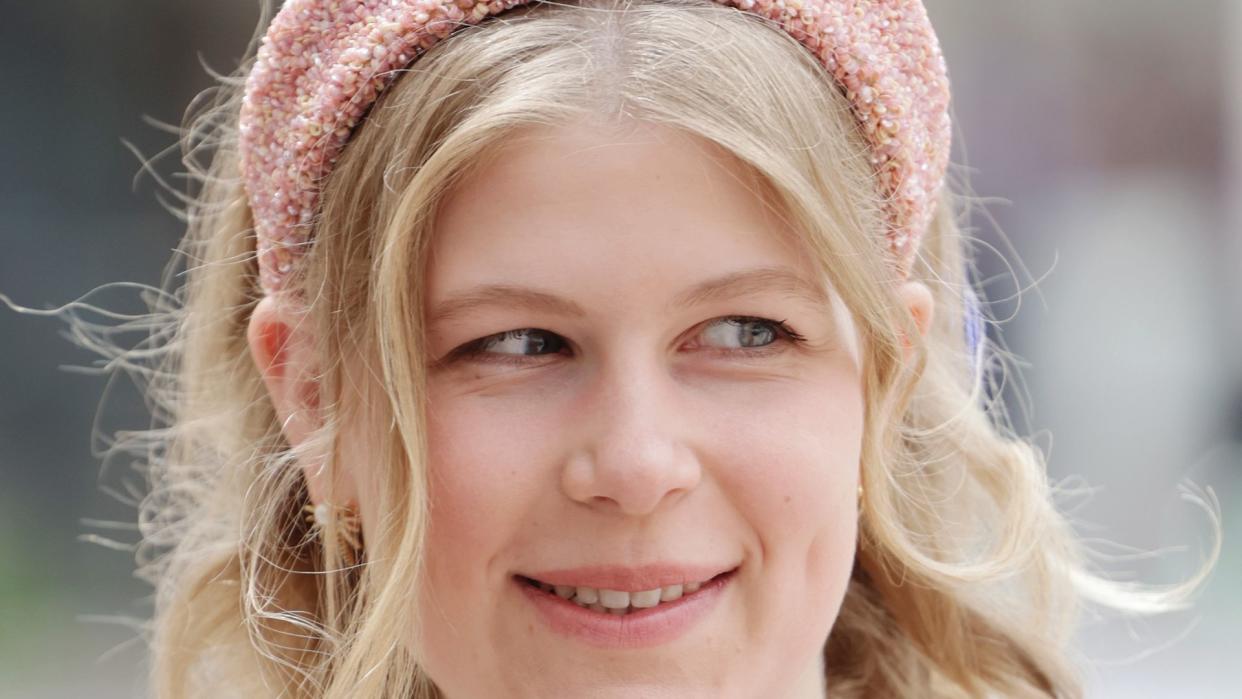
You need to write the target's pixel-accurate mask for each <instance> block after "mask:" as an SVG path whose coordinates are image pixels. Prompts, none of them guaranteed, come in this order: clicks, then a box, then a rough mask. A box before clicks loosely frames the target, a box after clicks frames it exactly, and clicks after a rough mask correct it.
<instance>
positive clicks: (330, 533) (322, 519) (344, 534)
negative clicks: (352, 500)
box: [302, 501, 362, 565]
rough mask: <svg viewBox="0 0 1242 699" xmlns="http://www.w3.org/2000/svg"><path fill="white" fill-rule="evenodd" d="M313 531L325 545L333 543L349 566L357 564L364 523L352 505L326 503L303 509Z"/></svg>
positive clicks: (311, 505) (310, 505) (307, 506)
mask: <svg viewBox="0 0 1242 699" xmlns="http://www.w3.org/2000/svg"><path fill="white" fill-rule="evenodd" d="M302 510H303V511H304V512H306V513H307V515H306V521H307V522H308V523H309V524H310V525H311V530H312V531H313V532H314V533H315V534H316V535H317V536H319V538H320V539H321V540H322V541H323V542H324V544H325V545H327V543H328V542H329V541H333V542H334V543H335V544H336V546H337V549H338V550H339V551H340V552H341V557H342V558H343V559H345V562H346V564H347V565H354V563H356V562H357V558H358V557H357V554H358V553H359V552H361V550H362V522H361V520H360V519H359V518H358V511H357V510H356V509H355V508H354V507H353V506H352V505H333V504H332V503H330V502H327V501H324V502H320V503H317V504H308V505H306V506H305V507H303V508H302Z"/></svg>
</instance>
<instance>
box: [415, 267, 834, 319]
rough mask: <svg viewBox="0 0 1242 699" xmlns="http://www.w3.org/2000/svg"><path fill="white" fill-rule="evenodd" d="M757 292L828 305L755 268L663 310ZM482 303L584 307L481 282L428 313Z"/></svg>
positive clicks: (549, 309) (812, 290)
mask: <svg viewBox="0 0 1242 699" xmlns="http://www.w3.org/2000/svg"><path fill="white" fill-rule="evenodd" d="M761 291H777V292H780V293H781V294H783V295H785V296H788V297H790V298H794V299H799V300H801V301H805V302H807V303H810V304H812V305H815V306H824V307H826V306H828V304H829V298H828V295H827V293H826V292H825V290H824V289H823V287H821V286H818V285H816V284H813V283H812V282H810V281H808V280H807V279H805V278H804V277H803V276H802V275H800V274H798V273H797V272H795V271H794V270H792V269H790V268H788V267H758V268H755V269H747V270H741V271H737V272H730V273H728V274H724V275H721V276H719V277H714V278H712V279H708V280H705V281H702V282H699V283H698V284H695V285H694V286H692V287H690V288H688V289H686V290H684V291H682V292H681V293H680V294H678V295H677V296H676V297H675V298H673V300H672V301H671V302H669V304H668V305H667V306H666V307H665V311H666V312H668V311H672V310H674V309H677V308H686V307H690V306H696V305H699V304H703V303H707V302H709V301H719V300H722V299H729V298H736V297H738V296H745V295H748V294H754V293H758V292H761ZM485 306H502V307H507V308H524V309H528V310H532V311H541V312H545V313H550V314H554V315H561V316H566V317H570V318H581V317H584V316H585V315H586V310H585V309H584V308H583V307H582V306H580V305H579V304H578V303H576V302H574V301H571V300H569V299H565V298H562V297H560V296H557V295H556V294H553V293H551V292H548V291H545V290H542V289H537V288H534V287H529V286H520V285H515V284H483V285H479V286H475V287H472V288H470V289H468V290H466V291H464V292H462V293H460V294H455V295H452V296H449V297H448V298H447V299H445V300H444V301H442V302H441V303H440V304H439V305H437V306H436V308H435V310H434V311H433V313H432V314H431V319H430V322H431V323H432V324H436V323H443V322H448V321H452V320H454V319H457V318H460V317H461V316H464V315H466V314H467V313H469V312H470V311H473V310H477V309H479V308H482V307H485Z"/></svg>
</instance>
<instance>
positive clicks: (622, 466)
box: [561, 361, 702, 516]
mask: <svg viewBox="0 0 1242 699" xmlns="http://www.w3.org/2000/svg"><path fill="white" fill-rule="evenodd" d="M639 364H643V366H638V365H639ZM586 390H587V391H588V392H589V393H588V394H587V395H585V396H584V397H583V399H582V401H583V402H582V405H583V406H584V408H583V411H582V413H581V414H580V415H579V419H575V420H573V421H572V423H571V424H570V425H567V428H568V429H570V430H572V431H573V433H574V435H575V437H576V439H574V440H573V441H572V442H571V443H572V444H574V445H575V448H574V449H573V450H572V451H571V453H570V454H569V456H568V461H567V463H566V464H565V468H564V470H563V472H562V476H561V485H562V488H563V489H564V491H565V493H566V494H567V495H568V496H569V497H570V498H572V499H573V500H575V501H578V502H581V503H584V504H587V505H591V506H592V507H597V508H603V509H608V510H613V511H617V512H620V513H624V514H626V515H630V516H644V515H648V514H651V513H653V512H655V511H656V510H658V509H660V508H661V507H667V506H668V505H669V504H671V503H672V502H675V501H676V500H679V499H681V498H682V497H683V496H684V495H686V494H687V493H689V492H690V491H691V490H693V489H694V488H695V486H697V485H698V483H699V481H700V479H701V478H702V467H701V464H700V463H699V461H698V457H697V455H696V453H695V450H694V449H693V448H692V446H691V445H690V444H689V443H688V442H687V441H686V437H687V430H686V426H687V423H688V421H689V420H690V419H692V417H693V416H692V415H686V414H681V412H682V411H680V410H679V405H680V403H679V401H678V400H677V396H676V391H677V384H676V382H675V381H674V379H673V377H672V376H670V375H669V373H668V371H667V369H666V368H660V367H658V366H657V363H656V362H653V361H648V362H646V363H640V362H629V363H626V364H625V366H613V367H611V368H610V369H609V370H608V371H606V372H605V371H602V370H601V373H600V374H599V375H598V376H597V377H596V380H595V381H594V382H592V384H591V385H590V386H589V387H588V388H587V389H586Z"/></svg>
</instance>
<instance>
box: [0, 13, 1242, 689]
mask: <svg viewBox="0 0 1242 699" xmlns="http://www.w3.org/2000/svg"><path fill="white" fill-rule="evenodd" d="M926 4H927V7H928V10H929V12H930V14H931V16H932V19H933V22H934V24H935V25H936V27H937V30H938V32H939V35H940V37H941V41H942V43H943V46H944V52H945V55H946V57H947V60H948V63H949V69H950V73H951V76H952V79H953V89H954V100H955V106H954V109H955V115H956V126H957V135H956V138H957V141H956V144H955V150H954V158H953V160H954V163H956V164H957V167H956V174H957V176H958V177H959V178H960V177H966V178H968V179H969V182H970V184H971V186H972V188H973V191H974V193H975V195H976V196H977V197H978V200H979V207H978V208H977V210H976V211H975V214H974V216H973V218H972V226H973V227H974V229H975V231H976V233H977V235H978V237H979V238H980V240H981V241H982V243H981V245H980V249H979V264H980V269H981V272H982V275H981V276H982V278H983V280H984V285H985V289H986V293H987V295H988V296H989V297H990V298H991V299H993V301H994V303H993V304H992V306H991V308H990V313H991V314H992V315H993V316H994V317H996V318H998V319H1001V321H1002V324H1001V325H1000V327H999V330H1000V333H1001V334H1002V335H1003V338H1004V341H1005V343H1006V344H1007V345H1008V347H1009V349H1010V350H1011V351H1012V352H1014V353H1015V354H1016V355H1018V356H1019V357H1020V358H1021V359H1022V361H1023V365H1022V377H1021V378H1022V379H1023V382H1022V383H1021V384H1018V383H1012V384H1011V385H1010V386H1009V387H1008V388H1007V391H1009V392H1010V395H1008V396H1007V399H1008V400H1009V401H1010V402H1011V403H1012V404H1013V405H1014V411H1015V420H1016V422H1017V427H1018V429H1019V431H1021V432H1024V433H1025V434H1028V435H1031V436H1032V437H1033V438H1035V439H1036V440H1037V441H1038V442H1039V443H1040V445H1041V447H1042V448H1043V449H1044V450H1045V451H1046V452H1047V453H1048V454H1049V457H1050V463H1051V465H1050V471H1051V476H1052V477H1053V478H1054V479H1064V478H1070V477H1073V478H1075V479H1077V480H1072V481H1070V483H1072V484H1077V485H1083V484H1086V485H1089V486H1090V487H1091V488H1092V489H1093V492H1092V495H1091V496H1090V497H1089V498H1077V499H1074V500H1072V501H1067V503H1066V508H1067V510H1072V513H1073V517H1074V521H1075V523H1076V525H1077V526H1078V527H1079V529H1080V531H1081V532H1082V533H1083V535H1084V536H1087V537H1090V538H1091V539H1092V541H1093V547H1094V548H1095V549H1096V550H1098V551H1100V552H1102V553H1105V554H1108V555H1110V556H1112V558H1111V559H1109V560H1104V561H1103V564H1104V565H1105V567H1106V569H1107V570H1109V571H1110V572H1112V573H1113V574H1114V575H1115V576H1117V577H1122V578H1125V579H1135V580H1144V581H1148V582H1156V583H1172V582H1176V581H1178V580H1180V579H1183V578H1184V577H1186V576H1187V575H1189V574H1190V573H1191V572H1192V571H1193V570H1194V569H1195V567H1196V566H1197V564H1198V562H1199V561H1200V560H1201V558H1202V557H1203V556H1204V555H1205V553H1206V552H1207V550H1208V548H1209V545H1210V543H1211V538H1210V531H1211V530H1210V526H1209V523H1208V519H1207V517H1206V516H1205V515H1204V514H1203V512H1202V511H1201V510H1199V509H1196V508H1195V507H1194V506H1193V505H1191V504H1189V503H1188V502H1187V501H1185V500H1183V499H1182V498H1181V497H1179V492H1178V485H1179V483H1182V482H1184V481H1185V480H1186V479H1190V480H1191V481H1193V482H1194V483H1196V484H1198V485H1201V486H1207V487H1210V488H1212V489H1213V491H1214V492H1215V494H1216V496H1217V497H1218V498H1219V501H1220V503H1221V507H1222V509H1223V512H1224V527H1225V538H1224V541H1225V551H1224V554H1223V556H1222V559H1221V561H1220V564H1219V567H1218V569H1217V571H1216V573H1215V574H1214V576H1213V578H1212V579H1211V582H1210V583H1209V585H1208V586H1207V587H1206V588H1205V590H1204V592H1203V594H1202V596H1201V597H1200V598H1199V602H1198V605H1197V606H1196V607H1195V608H1194V609H1192V610H1190V611H1188V612H1180V613H1176V614H1171V615H1167V616H1164V617H1159V618H1154V619H1147V620H1143V621H1137V622H1135V621H1129V622H1127V621H1125V620H1122V619H1118V618H1115V617H1102V618H1099V619H1089V620H1088V623H1087V624H1086V625H1085V626H1084V629H1083V632H1082V645H1083V648H1084V649H1085V650H1086V652H1087V653H1088V655H1089V656H1090V658H1091V659H1092V660H1093V661H1094V663H1095V665H1094V670H1093V675H1092V677H1093V679H1092V685H1091V688H1090V692H1089V696H1091V697H1110V698H1111V697H1117V698H1121V697H1125V698H1127V699H1133V698H1139V697H1236V696H1238V694H1237V692H1238V687H1240V686H1242V663H1240V662H1238V661H1239V660H1240V659H1242V655H1239V652H1238V645H1239V642H1242V637H1240V636H1239V631H1238V630H1239V629H1242V595H1240V593H1242V543H1240V542H1242V525H1240V524H1239V522H1242V352H1240V351H1239V348H1242V40H1240V39H1239V37H1240V36H1242V7H1240V6H1239V2H1237V1H1236V0H1235V1H1231V0H1193V2H1177V3H1173V2H1165V1H1163V0H1094V1H1091V2H1083V1H1082V0H1044V1H1043V2H1039V3H1029V2H990V1H988V2H985V1H983V0H927V2H926ZM0 17H3V18H4V19H3V21H0V85H2V86H3V88H2V90H0V95H3V97H0V158H2V162H3V167H0V293H4V294H7V295H9V296H10V297H11V298H12V299H13V300H14V301H15V302H16V303H19V304H22V305H25V306H31V307H35V308H49V307H52V306H58V305H60V304H64V303H66V302H68V301H71V300H73V299H75V298H77V297H79V296H81V295H83V294H86V293H87V292H89V291H90V290H92V289H94V288H95V287H97V286H99V285H102V284H105V283H109V282H116V281H137V282H144V283H155V282H157V281H158V274H159V272H160V270H161V268H162V266H163V264H164V263H165V261H166V260H167V258H168V256H169V254H170V251H171V249H172V248H173V246H174V245H175V244H176V242H177V240H178V237H179V235H180V232H181V227H180V224H179V223H178V221H177V220H176V219H175V218H173V217H172V216H171V215H169V214H168V213H167V212H165V211H164V210H163V209H162V208H161V206H160V204H159V203H158V201H157V198H156V197H157V194H158V192H159V190H158V188H157V187H156V186H155V184H154V182H153V180H152V178H151V177H148V176H142V177H137V178H136V175H138V173H139V170H140V168H139V159H138V158H137V157H136V156H135V154H134V153H133V152H132V151H131V150H130V149H129V148H127V147H126V145H125V143H124V142H129V143H132V144H133V145H134V147H135V148H136V149H137V150H138V151H139V152H141V153H142V154H144V155H145V156H147V157H150V156H153V155H155V154H157V153H158V152H159V151H161V150H162V149H164V148H166V147H168V146H170V145H172V144H173V137H172V136H171V135H169V134H167V133H165V132H163V131H160V130H158V129H157V128H154V127H153V126H151V125H150V124H149V123H147V122H146V121H144V117H151V118H153V119H156V120H159V121H163V122H172V123H177V122H178V121H179V120H180V118H181V115H182V112H183V110H184V108H185V106H186V105H187V104H188V103H189V102H190V100H191V99H192V98H193V97H194V96H195V95H196V94H197V93H198V92H199V91H200V90H202V89H204V88H205V87H207V86H209V85H210V84H211V83H212V80H211V78H210V77H209V75H208V74H207V72H206V71H205V70H204V67H203V65H204V64H206V65H207V66H210V67H212V68H213V69H215V70H218V71H223V72H228V71H229V70H231V69H232V68H233V67H234V66H235V65H236V63H237V61H238V60H239V58H240V57H241V54H242V52H243V50H244V48H245V46H246V43H247V41H248V40H249V38H250V36H251V34H252V32H253V28H254V23H255V21H256V18H257V3H256V1H255V0H213V1H212V2H201V1H198V0H47V1H45V2H37V3H35V2H19V1H18V0H0ZM156 169H157V171H158V172H160V173H162V176H164V177H167V178H169V179H170V181H171V182H173V183H174V184H177V183H179V182H180V181H179V180H177V179H176V178H175V176H174V174H173V173H175V172H176V171H177V169H178V168H177V162H176V158H175V157H172V158H166V159H164V160H162V161H158V162H157V165H156ZM119 291H122V292H123V291H124V290H119ZM117 292H118V290H113V291H111V292H102V293H99V294H96V295H94V296H93V297H92V300H94V301H96V302H98V303H101V304H103V305H105V306H108V307H110V308H118V309H123V310H129V311H136V310H139V307H138V305H137V304H136V302H135V296H134V293H133V292H132V290H131V291H129V292H124V293H117ZM1019 294H1020V296H1019ZM63 330H64V325H63V324H62V323H61V322H60V321H57V320H55V319H51V318H42V317H35V316H30V315H18V314H16V313H13V312H12V311H10V310H8V309H6V308H4V307H3V306H0V696H2V697H85V696H90V697H134V696H143V695H144V694H145V686H144V681H143V676H144V673H145V669H146V666H145V662H146V655H145V650H144V647H143V644H142V641H141V637H140V636H139V633H138V631H137V629H136V628H135V626H134V625H133V622H132V620H133V619H135V618H137V619H141V618H144V617H146V616H148V615H149V613H150V598H149V593H150V590H149V588H148V587H147V586H146V585H145V584H143V583H141V582H140V581H138V580H136V579H135V578H134V577H133V575H132V570H133V565H132V563H133V561H132V554H131V553H130V552H127V551H125V550H124V549H123V548H122V549H115V548H108V547H105V546H101V545H99V544H98V543H97V542H91V541H88V540H85V539H84V535H89V534H101V533H102V534H107V535H108V536H110V537H112V538H113V539H115V540H116V541H118V542H121V543H132V542H133V541H134V540H135V538H136V533H135V531H133V529H132V527H131V528H128V529H127V528H126V527H125V526H120V527H118V528H116V529H112V530H103V529H100V528H99V527H98V526H93V524H92V521H93V520H100V521H105V522H107V521H114V522H122V523H124V522H132V521H133V519H134V510H133V508H132V506H130V505H126V504H125V502H124V501H125V500H126V499H128V498H130V497H131V495H130V494H129V493H127V492H126V489H127V486H131V485H140V484H141V481H140V479H137V478H135V474H133V473H132V472H129V470H128V464H127V463H125V462H123V461H122V462H119V463H113V464H112V465H111V466H110V467H109V468H108V469H107V470H106V471H105V470H103V469H101V465H100V461H99V459H98V458H97V457H96V455H94V454H93V453H92V447H95V448H98V447H99V446H101V444H99V443H98V441H96V442H95V443H92V440H91V437H90V435H91V430H92V428H93V427H95V428H97V429H100V430H104V431H105V432H106V431H107V430H110V429H117V428H124V427H130V428H133V427H142V426H143V424H144V422H143V413H142V410H141V402H140V401H139V400H138V397H137V396H136V395H134V392H133V391H132V389H130V388H128V386H127V385H126V384H125V382H123V381H120V382H117V383H116V384H115V385H113V386H112V387H111V388H110V389H109V391H110V393H109V394H108V395H109V403H108V410H107V411H106V412H105V413H104V414H103V415H101V416H99V420H100V421H99V423H98V424H96V422H95V420H96V407H97V405H98V403H99V401H100V399H101V396H102V395H103V393H104V391H105V388H106V387H107V383H106V379H105V377H102V376H97V375H91V374H89V373H83V372H81V371H74V370H71V369H66V368H62V367H65V366H79V367H81V366H89V365H90V363H91V361H92V359H93V357H92V355H90V354H88V353H86V352H84V351H82V350H80V349H78V348H75V347H74V346H72V345H71V344H70V343H68V342H67V341H66V340H65V339H64V338H63V337H62V336H61V334H62V332H63ZM996 331H997V329H996V328H993V330H992V332H993V337H994V338H995V337H997V335H996ZM132 339H134V340H136V339H137V338H132ZM1024 406H1025V407H1024ZM1026 407H1031V408H1033V409H1031V410H1027V409H1026ZM1157 550H1159V551H1163V552H1164V553H1163V554H1162V555H1160V556H1154V557H1153V556H1142V555H1139V556H1133V555H1131V556H1129V557H1127V556H1126V554H1127V553H1129V554H1134V553H1135V552H1138V553H1140V554H1141V552H1144V551H1157Z"/></svg>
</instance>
